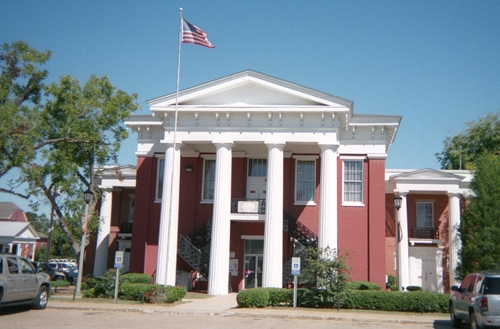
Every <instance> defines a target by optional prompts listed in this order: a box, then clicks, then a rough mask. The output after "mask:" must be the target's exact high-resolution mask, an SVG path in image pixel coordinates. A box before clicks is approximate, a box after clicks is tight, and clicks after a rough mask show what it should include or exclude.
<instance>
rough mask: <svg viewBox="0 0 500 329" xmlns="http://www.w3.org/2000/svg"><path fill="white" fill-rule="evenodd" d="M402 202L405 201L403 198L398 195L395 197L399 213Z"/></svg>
mask: <svg viewBox="0 0 500 329" xmlns="http://www.w3.org/2000/svg"><path fill="white" fill-rule="evenodd" d="M401 200H403V198H402V197H401V196H400V195H399V194H397V193H396V196H395V197H394V208H396V210H397V211H399V209H400V208H401Z"/></svg>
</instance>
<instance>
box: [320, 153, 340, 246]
mask: <svg viewBox="0 0 500 329" xmlns="http://www.w3.org/2000/svg"><path fill="white" fill-rule="evenodd" d="M320 147H321V176H320V205H319V206H320V207H319V226H318V247H319V248H321V249H326V248H327V247H329V248H330V249H335V250H336V249H337V248H338V243H337V241H338V239H337V237H338V232H337V146H334V145H320Z"/></svg>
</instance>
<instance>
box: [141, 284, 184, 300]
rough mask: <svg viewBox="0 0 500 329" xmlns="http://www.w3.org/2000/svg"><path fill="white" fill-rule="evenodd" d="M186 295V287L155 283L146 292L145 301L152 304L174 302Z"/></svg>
mask: <svg viewBox="0 0 500 329" xmlns="http://www.w3.org/2000/svg"><path fill="white" fill-rule="evenodd" d="M184 296H186V288H183V287H172V286H159V285H154V287H153V288H152V289H150V290H148V291H146V292H145V293H144V301H145V302H146V303H152V304H161V303H174V302H176V301H179V300H181V299H182V298H184Z"/></svg>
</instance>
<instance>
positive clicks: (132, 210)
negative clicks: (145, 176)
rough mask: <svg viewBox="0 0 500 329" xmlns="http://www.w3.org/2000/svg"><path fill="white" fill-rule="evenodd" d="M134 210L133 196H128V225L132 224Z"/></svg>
mask: <svg viewBox="0 0 500 329" xmlns="http://www.w3.org/2000/svg"><path fill="white" fill-rule="evenodd" d="M134 209H135V195H130V207H129V210H128V221H129V223H132V222H133V221H134Z"/></svg>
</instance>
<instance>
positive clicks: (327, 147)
mask: <svg viewBox="0 0 500 329" xmlns="http://www.w3.org/2000/svg"><path fill="white" fill-rule="evenodd" d="M318 146H319V148H320V149H321V151H327V150H333V151H335V152H337V151H338V149H339V145H338V144H326V143H318Z"/></svg>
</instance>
